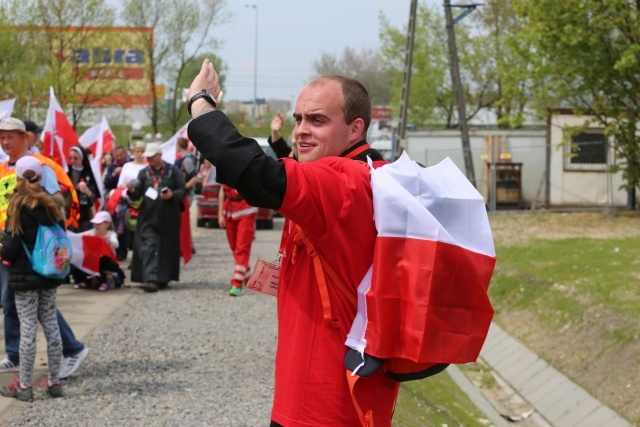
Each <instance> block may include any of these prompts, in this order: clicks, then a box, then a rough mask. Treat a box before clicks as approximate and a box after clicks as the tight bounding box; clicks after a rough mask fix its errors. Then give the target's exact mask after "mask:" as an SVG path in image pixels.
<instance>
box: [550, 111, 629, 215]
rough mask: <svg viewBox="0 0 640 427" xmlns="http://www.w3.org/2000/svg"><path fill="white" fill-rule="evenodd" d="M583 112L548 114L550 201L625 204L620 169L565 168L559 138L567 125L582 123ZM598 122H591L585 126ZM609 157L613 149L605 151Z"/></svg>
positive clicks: (580, 203)
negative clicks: (609, 151) (578, 169)
mask: <svg viewBox="0 0 640 427" xmlns="http://www.w3.org/2000/svg"><path fill="white" fill-rule="evenodd" d="M588 118H589V117H587V116H575V115H569V114H558V115H553V116H552V117H551V123H550V138H551V158H550V165H551V166H550V181H551V186H550V189H549V190H550V202H551V204H552V205H559V206H567V205H569V206H576V205H578V206H609V205H611V206H619V207H623V206H626V204H627V192H626V190H620V189H619V188H620V186H621V185H622V184H623V179H622V173H621V172H618V173H616V174H611V173H609V172H607V170H606V168H604V167H603V168H601V170H580V171H574V170H567V168H566V167H565V166H566V163H567V156H566V153H567V152H568V146H567V143H564V142H563V138H564V136H565V133H566V132H567V131H566V130H565V128H566V127H567V126H574V127H576V126H578V127H579V126H583V125H584V123H585V121H586V120H588ZM599 127H601V126H599V125H596V124H592V125H589V128H599ZM608 157H609V161H610V162H611V159H612V158H613V153H609V156H608Z"/></svg>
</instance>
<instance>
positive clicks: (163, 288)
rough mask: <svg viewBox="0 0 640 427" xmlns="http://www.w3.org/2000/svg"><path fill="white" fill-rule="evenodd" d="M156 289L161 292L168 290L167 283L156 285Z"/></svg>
mask: <svg viewBox="0 0 640 427" xmlns="http://www.w3.org/2000/svg"><path fill="white" fill-rule="evenodd" d="M158 289H160V290H161V291H164V290H166V289H169V283H168V282H160V283H158Z"/></svg>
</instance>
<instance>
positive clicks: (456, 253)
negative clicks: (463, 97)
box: [294, 153, 496, 425]
mask: <svg viewBox="0 0 640 427" xmlns="http://www.w3.org/2000/svg"><path fill="white" fill-rule="evenodd" d="M369 169H370V172H371V188H372V193H373V211H374V219H375V224H376V229H377V231H378V236H377V238H376V243H375V249H374V258H373V263H372V266H371V267H370V269H369V271H368V272H367V274H366V275H365V277H364V278H363V279H362V281H361V283H360V285H359V286H358V288H357V292H354V291H353V287H352V286H351V287H350V286H346V285H345V284H344V283H343V281H342V279H341V278H340V277H339V276H338V275H337V274H336V272H335V271H334V270H333V269H332V268H331V266H330V265H328V263H327V262H326V260H325V259H324V258H323V257H322V254H320V253H318V252H317V251H316V250H315V249H314V248H313V245H312V244H311V242H310V241H309V239H308V238H307V237H306V235H305V234H304V231H303V230H301V229H300V228H299V227H298V228H297V230H296V234H294V239H299V240H300V241H301V243H304V244H305V245H306V246H307V253H308V254H309V255H310V256H311V257H312V258H313V263H314V269H315V274H316V278H317V282H318V288H319V290H320V295H321V299H322V304H323V313H324V316H325V319H324V322H325V325H326V326H329V327H331V326H332V323H333V322H335V320H334V319H333V318H332V316H331V308H330V301H329V298H328V292H327V281H326V277H329V278H331V280H332V282H333V283H334V284H335V285H336V287H337V288H338V289H339V292H340V293H342V294H343V295H344V296H345V297H346V299H347V300H348V301H350V303H351V304H352V305H353V306H355V307H356V309H357V313H356V316H355V318H354V319H344V320H352V324H351V330H350V332H349V334H348V335H347V338H346V341H345V346H346V355H345V359H344V364H345V368H346V371H347V379H348V383H349V387H350V389H351V394H352V399H353V403H354V406H355V408H356V411H357V412H358V415H359V417H360V420H361V422H362V425H372V424H370V422H371V419H372V416H373V415H372V414H371V413H370V412H367V413H366V414H365V413H363V411H362V410H361V407H360V405H359V404H358V402H357V400H356V397H355V394H354V393H353V390H354V388H355V384H356V382H357V380H358V378H360V377H368V376H371V375H373V374H374V373H375V372H376V371H377V370H381V371H382V372H383V374H384V375H385V376H386V377H388V378H391V379H393V380H394V381H398V382H401V381H410V380H417V379H422V378H426V377H429V376H432V375H435V374H437V373H439V372H442V371H444V370H445V368H446V367H447V366H449V364H463V363H469V362H474V361H475V360H476V359H477V358H478V356H479V354H480V350H481V349H482V345H483V344H484V340H485V339H486V336H487V333H488V331H489V326H490V324H491V319H492V317H493V309H492V307H491V302H490V301H489V298H488V295H487V289H488V287H489V282H490V280H491V276H492V273H493V268H494V266H495V262H496V257H495V249H494V246H493V237H492V235H491V228H490V225H489V220H488V216H487V212H486V206H485V203H484V198H483V197H482V195H480V193H478V191H477V190H476V189H475V188H474V187H473V186H472V185H471V183H470V182H469V180H468V179H467V178H466V177H465V176H464V175H463V174H462V172H461V171H460V170H459V169H458V168H457V167H456V166H455V164H454V163H453V162H452V161H451V160H450V159H445V160H444V161H442V162H441V163H440V164H438V165H436V166H432V167H430V168H424V167H422V166H420V165H419V164H417V163H415V162H413V161H411V160H410V159H409V157H408V156H407V155H406V153H405V154H403V155H402V156H401V157H400V158H399V159H398V160H397V161H396V162H394V163H390V164H386V165H383V166H380V167H378V168H374V167H373V164H372V163H371V162H370V164H369ZM354 245H357V242H354ZM338 321H339V319H338Z"/></svg>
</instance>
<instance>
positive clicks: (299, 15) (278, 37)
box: [214, 0, 435, 103]
mask: <svg viewBox="0 0 640 427" xmlns="http://www.w3.org/2000/svg"><path fill="white" fill-rule="evenodd" d="M422 1H424V0H422ZM432 1H435V0H429V3H431V2H432ZM247 4H253V5H257V6H258V8H257V20H258V42H257V52H258V54H257V90H256V95H257V97H258V98H266V99H271V98H273V99H283V100H290V101H291V102H292V103H295V99H296V97H297V95H298V93H299V92H300V90H301V89H302V88H303V87H304V85H305V84H306V83H308V82H309V80H310V79H311V76H312V75H313V62H314V61H315V60H319V59H320V57H321V56H322V53H329V54H331V55H336V56H338V57H340V56H341V55H342V52H343V51H344V49H345V48H346V47H351V48H354V49H356V50H358V49H361V48H377V47H379V45H380V42H379V36H378V31H379V28H380V25H379V19H378V14H379V12H380V11H382V13H384V15H385V16H386V18H387V19H388V20H389V21H390V23H391V25H392V26H393V27H397V28H403V27H404V26H406V25H407V24H408V22H409V9H410V5H411V1H410V0H317V1H308V0H247V1H244V0H228V1H227V10H228V11H229V12H230V13H232V14H233V17H232V18H231V19H230V21H229V22H228V23H226V24H223V25H220V26H218V27H217V28H215V29H214V34H215V36H216V37H217V38H218V39H219V40H221V41H222V43H223V46H222V48H221V49H220V50H219V51H218V52H217V53H218V55H219V56H220V57H221V58H222V59H223V60H224V61H225V63H226V64H227V66H228V71H227V74H226V76H227V80H226V82H225V87H224V88H223V90H224V92H225V94H224V98H225V99H239V100H242V101H249V100H252V99H253V96H254V58H255V52H256V31H255V29H256V9H254V8H251V7H246V5H247ZM214 66H215V64H214Z"/></svg>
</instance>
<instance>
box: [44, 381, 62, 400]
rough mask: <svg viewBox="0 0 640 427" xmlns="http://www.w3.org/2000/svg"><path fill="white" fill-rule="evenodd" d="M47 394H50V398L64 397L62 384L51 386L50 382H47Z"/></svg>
mask: <svg viewBox="0 0 640 427" xmlns="http://www.w3.org/2000/svg"><path fill="white" fill-rule="evenodd" d="M47 393H49V396H51V397H53V398H54V399H55V398H58V397H64V394H62V384H61V383H55V384H49V381H47Z"/></svg>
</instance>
